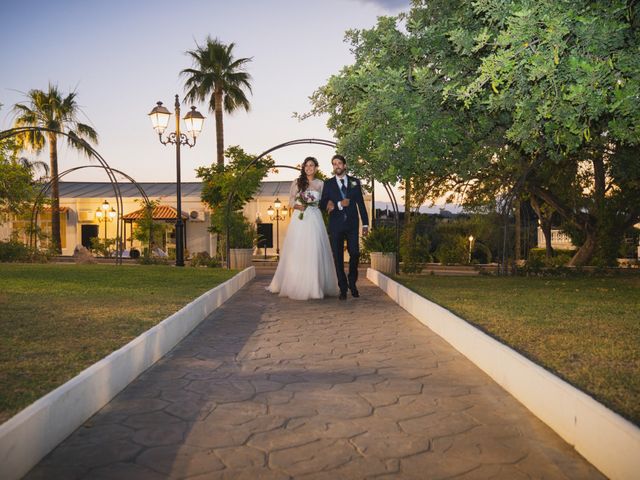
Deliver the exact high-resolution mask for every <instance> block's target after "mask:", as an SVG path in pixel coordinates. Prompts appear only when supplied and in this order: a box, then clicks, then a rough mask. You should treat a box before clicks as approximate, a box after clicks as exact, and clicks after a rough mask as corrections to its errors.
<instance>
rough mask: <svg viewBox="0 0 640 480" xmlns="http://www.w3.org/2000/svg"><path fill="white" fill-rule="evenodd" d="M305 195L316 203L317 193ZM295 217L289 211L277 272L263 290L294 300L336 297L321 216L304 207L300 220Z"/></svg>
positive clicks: (326, 238)
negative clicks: (289, 216) (289, 220)
mask: <svg viewBox="0 0 640 480" xmlns="http://www.w3.org/2000/svg"><path fill="white" fill-rule="evenodd" d="M320 185H322V183H320ZM314 186H315V185H314ZM320 189H321V187H320ZM307 192H309V193H310V194H311V195H313V196H314V198H315V199H316V200H317V201H319V200H320V194H321V192H319V191H317V190H307ZM292 204H293V202H292ZM299 216H300V211H299V210H293V214H292V218H291V223H290V224H289V229H288V231H287V236H286V237H285V239H284V243H283V245H282V249H281V252H282V253H281V255H280V260H279V262H278V268H277V269H276V273H275V275H274V276H273V279H272V280H271V284H270V285H269V286H268V287H267V290H268V291H270V292H273V293H279V294H280V296H281V297H289V298H292V299H294V300H309V299H314V298H315V299H318V298H324V297H325V296H337V295H338V292H339V289H338V280H337V276H336V268H335V265H334V263H333V255H332V253H331V246H330V245H329V236H328V235H327V229H326V227H325V225H324V221H323V219H322V213H321V212H320V210H319V209H318V207H307V208H306V210H305V211H304V215H303V218H302V219H300V218H299Z"/></svg>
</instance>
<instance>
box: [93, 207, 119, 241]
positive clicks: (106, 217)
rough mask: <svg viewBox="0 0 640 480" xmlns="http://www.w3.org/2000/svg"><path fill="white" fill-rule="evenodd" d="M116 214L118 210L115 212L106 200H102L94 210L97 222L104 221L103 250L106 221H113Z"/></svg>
mask: <svg viewBox="0 0 640 480" xmlns="http://www.w3.org/2000/svg"><path fill="white" fill-rule="evenodd" d="M117 216H118V212H116V211H115V210H114V209H113V207H112V206H111V205H109V202H107V201H106V200H105V201H104V202H102V205H100V206H99V207H98V208H97V210H96V218H97V219H98V223H102V222H104V248H105V251H106V250H107V223H109V222H113V221H114V220H115V218H116V217H117Z"/></svg>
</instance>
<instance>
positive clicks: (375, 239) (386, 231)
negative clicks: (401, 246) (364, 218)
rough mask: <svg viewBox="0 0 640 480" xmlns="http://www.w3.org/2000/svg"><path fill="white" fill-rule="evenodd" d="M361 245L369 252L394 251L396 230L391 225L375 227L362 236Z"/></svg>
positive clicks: (396, 244) (396, 246)
mask: <svg viewBox="0 0 640 480" xmlns="http://www.w3.org/2000/svg"><path fill="white" fill-rule="evenodd" d="M362 246H363V248H364V250H366V252H367V253H371V252H387V253H388V252H396V251H397V249H398V243H397V242H396V231H395V229H394V228H391V227H376V228H374V229H373V230H371V231H370V232H369V234H368V235H367V236H366V237H364V238H363V240H362Z"/></svg>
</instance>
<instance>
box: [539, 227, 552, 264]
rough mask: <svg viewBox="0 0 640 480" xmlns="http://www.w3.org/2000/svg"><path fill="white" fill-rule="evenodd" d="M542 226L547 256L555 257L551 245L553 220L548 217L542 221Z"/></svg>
mask: <svg viewBox="0 0 640 480" xmlns="http://www.w3.org/2000/svg"><path fill="white" fill-rule="evenodd" d="M540 228H541V229H542V234H543V235H544V249H545V256H546V257H547V258H551V257H553V247H552V246H551V220H549V219H546V220H543V221H542V222H541V225H540Z"/></svg>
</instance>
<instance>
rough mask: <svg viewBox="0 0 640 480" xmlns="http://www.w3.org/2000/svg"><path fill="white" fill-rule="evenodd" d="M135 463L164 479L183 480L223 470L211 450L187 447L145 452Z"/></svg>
mask: <svg viewBox="0 0 640 480" xmlns="http://www.w3.org/2000/svg"><path fill="white" fill-rule="evenodd" d="M136 463H137V464H139V465H142V466H144V467H146V468H149V469H151V470H154V471H156V472H158V473H160V474H162V475H164V476H165V477H166V478H185V477H190V476H193V475H201V474H205V473H210V472H214V471H218V470H222V469H224V468H225V466H224V464H223V463H222V461H221V460H220V459H219V458H218V456H217V455H216V454H215V453H214V451H213V449H202V448H195V447H190V446H188V445H172V446H167V447H156V448H151V449H149V450H146V451H145V452H144V453H142V454H141V455H139V456H138V458H137V459H136Z"/></svg>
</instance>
